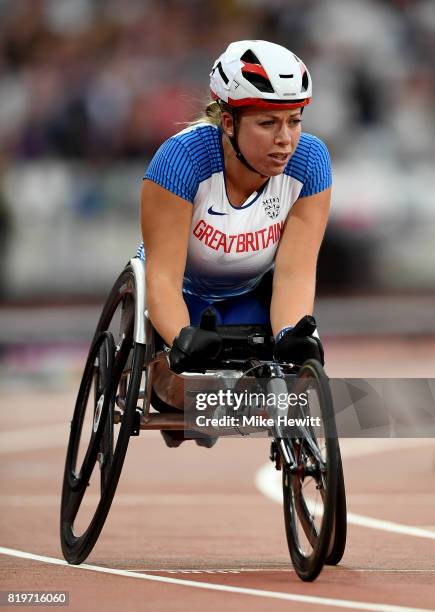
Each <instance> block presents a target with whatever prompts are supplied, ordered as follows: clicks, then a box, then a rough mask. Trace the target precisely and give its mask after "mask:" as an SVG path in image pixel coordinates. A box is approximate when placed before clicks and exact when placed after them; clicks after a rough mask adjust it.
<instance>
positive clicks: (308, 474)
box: [60, 258, 346, 581]
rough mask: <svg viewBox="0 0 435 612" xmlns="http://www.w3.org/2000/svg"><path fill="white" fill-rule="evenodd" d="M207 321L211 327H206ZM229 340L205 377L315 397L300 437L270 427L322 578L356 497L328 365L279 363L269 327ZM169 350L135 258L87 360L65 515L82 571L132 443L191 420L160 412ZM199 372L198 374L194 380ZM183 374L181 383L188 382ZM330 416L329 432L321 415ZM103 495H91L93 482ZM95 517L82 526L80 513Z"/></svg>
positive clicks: (302, 535) (223, 329)
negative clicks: (162, 367) (159, 386)
mask: <svg viewBox="0 0 435 612" xmlns="http://www.w3.org/2000/svg"><path fill="white" fill-rule="evenodd" d="M202 323H203V322H201V325H202ZM216 330H217V331H218V333H219V334H220V336H221V338H222V351H221V353H220V355H219V357H218V361H215V362H213V363H204V364H203V367H202V368H201V371H200V372H198V368H197V369H196V371H195V376H196V375H197V376H198V377H207V376H208V377H209V380H210V379H213V378H215V377H216V376H218V373H219V372H220V373H222V371H224V372H226V373H227V374H231V373H236V372H237V376H238V378H237V384H238V385H239V387H240V385H243V381H246V380H250V382H251V383H252V382H255V379H257V378H258V379H261V380H262V381H263V382H264V381H266V383H265V384H266V386H267V389H268V391H269V392H271V393H272V394H273V393H275V394H277V393H279V392H280V391H282V389H283V385H285V389H286V390H288V388H289V387H288V385H289V384H290V385H291V389H292V391H294V392H297V391H298V390H299V391H301V390H302V391H303V392H304V393H305V392H306V393H307V397H308V398H309V401H308V402H307V403H306V405H305V406H298V408H297V409H296V413H295V410H294V409H292V411H293V412H292V416H293V417H295V416H296V417H300V418H299V420H298V419H297V418H296V419H294V421H293V422H297V423H299V424H296V425H293V426H292V427H291V428H290V429H288V428H286V427H281V426H279V425H277V424H276V420H275V421H274V424H273V426H271V427H269V428H268V431H267V435H268V436H269V437H270V438H271V447H270V459H271V461H273V462H274V464H275V467H276V469H277V470H280V471H281V472H282V488H283V505H284V521H285V530H286V536H287V542H288V547H289V552H290V556H291V560H292V563H293V566H294V568H295V570H296V572H297V574H298V576H299V577H300V578H301V579H302V580H305V581H311V580H314V579H315V578H316V577H317V576H318V574H319V573H320V571H321V570H322V568H323V566H324V564H325V563H326V564H330V565H335V564H337V563H339V561H340V560H341V558H342V556H343V553H344V549H345V544H346V498H345V488H344V479H343V471H342V465H341V458H340V449H339V444H338V439H337V434H336V428H335V419H334V412H333V405H332V399H331V393H330V389H329V383H328V378H327V376H326V375H325V373H324V371H323V368H322V366H321V364H320V363H319V362H317V361H315V360H309V361H307V362H305V363H304V364H302V365H301V366H295V365H292V364H279V363H276V362H275V361H273V358H272V352H273V337H272V333H271V329H270V328H267V327H265V326H259V325H242V326H239V325H237V326H235V325H228V326H218V327H217V328H216ZM167 350H168V349H167V347H165V345H164V343H163V341H162V339H161V338H160V337H159V336H158V334H157V332H156V331H155V330H154V329H153V326H152V324H151V321H150V320H149V318H148V315H147V311H146V302H145V270H144V264H143V262H142V261H141V260H140V259H136V258H134V259H132V260H130V262H129V263H128V264H127V266H126V267H125V268H124V270H123V271H122V272H121V274H120V276H119V277H118V279H117V280H116V282H115V284H114V286H113V288H112V290H111V292H110V294H109V296H108V298H107V301H106V303H105V305H104V307H103V311H102V313H101V316H100V319H99V322H98V325H97V328H96V331H95V334H94V337H93V340H92V342H91V346H90V349H89V353H88V357H87V360H86V364H85V368H84V372H83V376H82V380H81V383H80V388H79V391H78V396H77V400H76V404H75V409H74V414H73V418H72V421H71V431H70V436H69V443H68V448H67V455H66V462H65V471H64V478H63V487H62V498H61V510H60V537H61V546H62V552H63V555H64V557H65V559H66V560H67V561H68V562H69V563H71V564H79V563H82V562H83V561H84V560H85V559H86V558H87V556H88V555H89V554H90V552H91V551H92V549H93V547H94V545H95V543H96V541H97V539H98V537H99V535H100V533H101V530H102V528H103V526H104V523H105V520H106V518H107V515H108V512H109V510H110V506H111V503H112V501H113V498H114V495H115V491H116V487H117V484H118V481H119V477H120V474H121V470H122V467H123V463H124V458H125V455H126V452H127V447H128V444H129V440H130V437H131V436H137V435H139V433H140V431H141V430H162V431H171V430H177V431H179V430H183V429H184V414H183V412H182V411H180V410H174V411H173V412H155V411H152V410H151V398H152V393H153V374H154V372H155V368H156V366H157V364H158V363H161V362H162V360H163V361H164V360H166V361H167ZM190 374H192V373H190ZM188 375H189V372H183V374H181V375H180V376H182V377H184V376H188ZM314 415H317V416H318V417H320V423H321V426H320V427H316V428H314V427H313V426H312V420H311V421H310V418H308V419H307V418H306V417H311V416H314ZM91 483H92V484H93V487H94V488H93V490H94V491H95V493H94V494H92V495H91V496H89V494H88V493H89V487H90V484H91ZM82 506H86V508H87V516H85V518H84V519H83V517H81V518H80V521H79V520H78V515H79V510H80V509H81V507H82Z"/></svg>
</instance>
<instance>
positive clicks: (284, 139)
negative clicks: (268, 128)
mask: <svg viewBox="0 0 435 612" xmlns="http://www.w3.org/2000/svg"><path fill="white" fill-rule="evenodd" d="M291 141H292V133H291V127H290V126H288V125H287V124H286V123H283V124H281V125H280V126H279V127H278V129H277V132H276V134H275V144H280V145H282V146H288V145H289V144H291Z"/></svg>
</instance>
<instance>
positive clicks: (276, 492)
mask: <svg viewBox="0 0 435 612" xmlns="http://www.w3.org/2000/svg"><path fill="white" fill-rule="evenodd" d="M255 484H256V486H257V488H258V489H259V490H260V491H261V492H262V493H263V495H265V496H266V497H268V498H269V499H271V500H272V501H274V502H277V503H279V504H282V487H281V472H277V471H276V470H275V468H274V467H273V465H272V464H271V463H270V464H268V463H266V464H265V465H263V466H262V467H261V468H260V469H259V470H258V471H257V473H256V475H255ZM347 522H348V523H350V524H353V525H359V526H361V527H369V528H370V529H380V530H381V531H388V532H390V533H400V534H402V535H409V536H414V537H416V538H427V539H428V540H435V532H433V531H429V530H428V529H421V528H420V527H413V526H412V525H402V524H400V523H394V522H392V521H383V520H381V519H374V518H370V517H368V516H363V515H361V514H355V513H354V512H348V513H347Z"/></svg>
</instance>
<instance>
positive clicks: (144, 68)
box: [0, 0, 435, 300]
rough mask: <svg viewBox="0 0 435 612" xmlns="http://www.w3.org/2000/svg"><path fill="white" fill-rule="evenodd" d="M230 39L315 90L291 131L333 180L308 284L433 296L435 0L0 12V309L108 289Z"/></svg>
mask: <svg viewBox="0 0 435 612" xmlns="http://www.w3.org/2000/svg"><path fill="white" fill-rule="evenodd" d="M240 39H265V40H270V41H273V42H276V43H280V44H282V45H284V46H287V47H288V48H290V49H291V50H292V51H294V52H295V53H296V54H297V55H299V56H300V57H301V58H302V59H303V61H304V62H305V63H306V65H307V66H308V68H309V70H310V72H311V74H312V77H313V84H314V87H313V103H312V104H311V105H310V106H309V107H308V108H307V109H306V112H305V113H304V126H303V129H304V130H306V131H308V132H312V133H314V134H316V135H317V136H319V137H320V138H322V139H323V140H324V141H325V142H326V143H327V145H328V148H329V150H330V151H331V155H332V159H333V171H334V191H333V206H332V212H331V222H330V224H329V226H328V231H327V237H326V240H325V245H324V247H323V249H322V252H321V257H320V266H319V270H320V272H319V279H320V282H319V288H320V289H322V288H323V287H324V288H325V290H328V291H338V290H353V289H354V288H355V289H356V290H358V291H362V290H365V291H375V290H381V291H384V290H388V289H399V290H405V289H406V290H408V289H411V290H413V289H415V290H428V289H429V290H430V291H433V288H434V287H435V268H434V266H433V243H434V241H435V205H434V204H435V202H434V195H433V194H434V193H435V173H434V172H433V168H434V161H435V69H434V67H435V1H434V0H327V1H325V0H207V1H206V0H0V141H1V143H2V145H1V147H0V299H1V298H2V297H7V298H8V299H18V300H19V299H28V298H29V297H32V296H44V299H45V298H46V297H47V296H50V295H52V296H54V295H72V294H79V295H84V294H86V295H88V294H89V295H95V294H104V293H105V292H106V290H107V287H108V286H110V284H111V283H112V281H113V276H114V270H116V271H118V270H119V269H120V266H121V265H123V264H124V263H125V261H126V259H127V258H128V257H130V256H131V255H132V254H134V253H135V252H136V247H137V244H138V242H139V241H140V230H139V224H138V201H139V191H140V183H141V177H142V176H143V172H144V169H145V168H146V166H147V164H148V161H149V159H150V157H151V156H152V155H153V153H154V152H155V150H156V148H157V147H158V146H159V145H160V143H161V142H162V141H163V140H164V139H165V138H167V137H168V136H170V135H171V134H173V133H175V132H177V131H179V130H180V129H182V127H184V124H185V122H186V121H189V120H191V119H194V118H195V117H197V116H198V115H199V114H200V113H201V111H202V110H203V108H204V106H205V104H206V103H207V101H208V100H209V91H208V74H209V72H210V69H211V66H212V63H213V61H214V59H215V58H216V57H217V56H218V55H219V54H220V53H222V51H223V50H224V49H225V48H226V46H227V45H228V44H229V43H230V42H231V41H233V40H240ZM410 253H412V256H411V257H410Z"/></svg>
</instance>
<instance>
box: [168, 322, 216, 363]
mask: <svg viewBox="0 0 435 612" xmlns="http://www.w3.org/2000/svg"><path fill="white" fill-rule="evenodd" d="M221 348H222V339H221V337H220V336H219V334H217V333H216V332H215V331H213V330H208V329H201V328H200V327H194V326H193V325H188V326H187V327H183V329H182V330H181V331H180V333H179V334H178V336H177V337H176V338H175V340H174V342H173V344H172V348H171V350H170V351H169V367H170V368H171V370H172V371H173V372H176V373H177V374H180V373H181V372H183V371H184V370H185V369H186V368H199V369H203V368H204V361H207V360H208V359H215V358H216V357H217V356H218V355H219V353H220V350H221Z"/></svg>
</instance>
